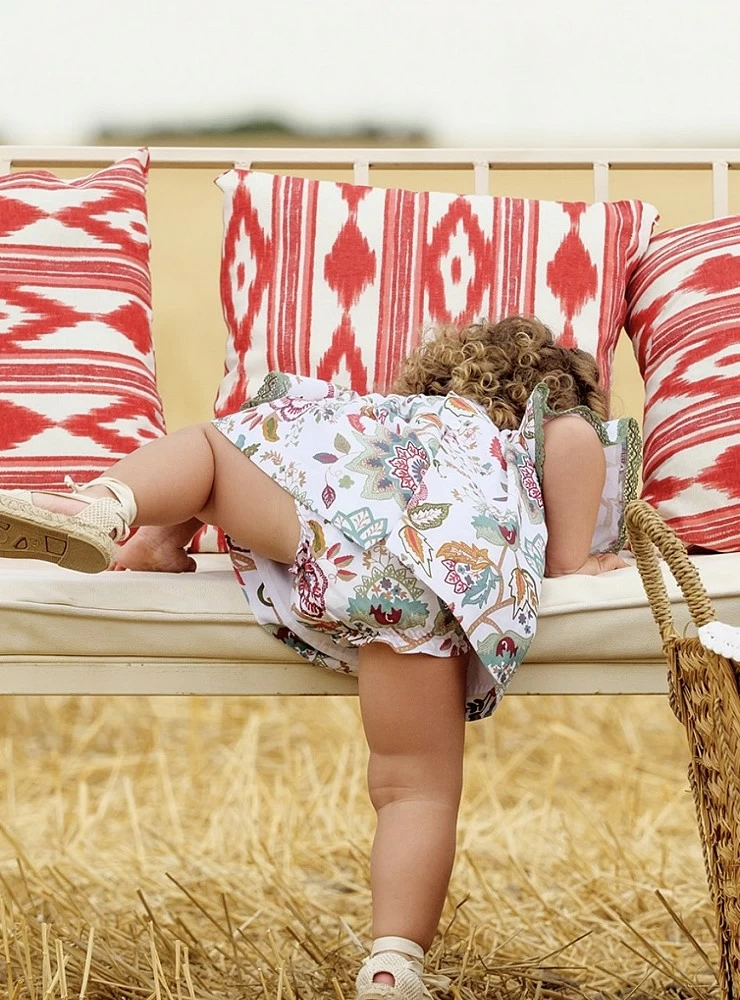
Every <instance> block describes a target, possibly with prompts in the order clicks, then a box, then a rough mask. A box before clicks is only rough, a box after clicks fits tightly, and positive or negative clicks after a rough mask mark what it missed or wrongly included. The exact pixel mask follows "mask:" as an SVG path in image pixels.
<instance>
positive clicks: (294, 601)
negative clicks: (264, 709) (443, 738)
mask: <svg viewBox="0 0 740 1000" xmlns="http://www.w3.org/2000/svg"><path fill="white" fill-rule="evenodd" d="M570 412H573V413H578V414H580V415H581V416H583V417H584V419H586V420H588V421H589V422H590V423H591V424H592V425H593V426H594V428H595V429H596V431H597V433H598V435H599V438H600V440H601V442H602V444H603V446H604V449H605V455H606V459H607V479H606V486H605V489H604V495H603V498H602V504H601V511H600V516H599V523H598V525H597V528H596V532H595V534H594V539H593V543H592V551H593V552H604V551H610V550H611V551H618V550H619V549H620V548H621V547H622V544H623V541H624V525H623V516H622V514H623V509H624V505H625V503H626V501H627V500H629V499H631V498H632V497H633V496H634V495H635V493H636V486H637V470H638V467H639V452H640V449H639V432H638V430H637V425H636V423H635V422H634V421H633V420H631V419H629V418H627V419H622V420H614V421H607V422H602V421H601V420H600V419H599V418H598V417H596V415H595V414H593V413H592V411H590V410H589V409H587V408H585V407H577V408H575V409H574V410H573V411H570ZM551 415H552V413H551V411H550V410H548V407H547V388H546V387H545V386H544V385H540V386H537V388H536V389H535V391H534V392H533V394H532V396H531V397H530V399H529V401H528V403H527V407H526V412H525V415H524V418H523V420H522V423H521V425H520V427H519V428H518V429H517V430H499V429H498V428H497V427H496V426H495V425H494V424H493V422H492V421H491V420H490V418H489V417H488V415H487V414H486V412H485V410H484V409H483V407H481V406H480V405H478V404H477V403H475V402H472V401H471V400H469V399H466V398H463V397H461V396H458V395H455V394H454V393H450V394H449V395H447V396H425V395H416V396H398V395H390V396H384V395H381V394H379V393H371V394H369V395H364V396H363V395H359V394H358V393H356V392H354V391H353V390H350V389H345V388H341V387H339V386H336V385H334V384H332V383H329V382H325V381H322V380H320V379H313V378H305V377H302V376H297V375H286V374H283V373H272V374H271V375H268V377H267V378H266V379H265V381H264V383H263V385H262V387H261V388H260V390H259V392H258V393H257V395H256V396H255V397H253V398H252V399H251V400H249V401H248V402H247V403H246V404H245V405H244V406H243V407H242V409H241V410H240V411H239V412H238V413H234V414H231V415H229V416H226V417H221V418H219V419H217V420H215V421H214V424H215V426H216V427H217V428H218V429H219V430H220V431H221V432H222V433H223V434H225V435H226V437H228V439H229V440H230V441H231V442H232V443H233V444H234V445H235V446H236V447H237V448H239V449H240V450H241V451H242V452H243V453H244V454H245V455H246V456H248V457H249V458H250V460H251V461H252V462H254V463H255V464H256V465H258V466H259V467H260V468H261V469H262V470H263V471H264V472H266V473H267V474H268V475H270V476H271V477H272V479H274V480H275V481H276V482H277V483H278V484H279V485H280V486H281V487H283V489H285V490H287V491H288V492H289V493H291V494H292V496H293V497H294V498H295V500H296V501H297V504H296V509H297V511H298V515H299V521H300V524H301V541H300V543H299V547H298V551H297V553H296V559H295V562H294V564H293V565H292V566H290V567H288V566H284V565H282V564H279V563H275V562H272V561H271V560H269V559H262V558H260V557H258V556H256V555H255V554H254V553H252V552H250V551H248V550H246V549H243V548H241V547H239V546H237V545H236V544H235V543H233V542H231V541H230V550H231V556H232V561H233V565H234V569H235V571H236V574H237V577H238V579H239V581H240V583H241V585H242V587H243V589H244V592H245V595H246V597H247V599H248V601H249V603H250V606H251V609H252V611H253V613H254V615H255V617H256V618H257V620H258V622H259V623H260V624H261V625H262V626H263V627H264V628H265V629H267V630H268V631H269V632H271V633H272V634H273V635H275V636H277V638H279V639H280V640H281V641H283V642H284V643H286V644H287V645H288V646H290V647H292V648H293V649H295V650H297V651H298V652H299V653H300V654H301V655H302V656H304V657H306V658H307V659H309V660H311V661H313V662H315V663H318V664H320V665H322V666H325V667H329V668H331V669H335V670H341V671H345V672H354V671H356V669H357V659H358V647H359V646H361V645H364V644H365V643H367V642H371V641H375V640H379V641H382V642H386V643H388V644H390V645H392V646H393V647H394V648H395V649H397V650H398V651H400V652H419V651H421V652H426V653H431V654H432V655H436V656H449V655H454V654H456V653H460V652H463V651H467V650H469V651H470V654H471V655H470V660H469V667H468V677H467V695H466V702H467V703H466V718H467V719H469V720H472V719H479V718H484V717H485V716H488V715H490V714H491V712H492V711H493V710H494V708H495V707H496V705H497V704H498V702H499V700H500V699H501V696H502V694H503V692H504V690H505V688H506V685H507V684H508V682H509V680H510V679H511V677H512V675H513V673H514V671H515V670H516V668H517V666H518V665H519V664H520V663H521V662H522V660H523V658H524V656H525V654H526V652H527V649H528V648H529V645H530V643H531V641H532V637H533V636H534V633H535V628H536V622H537V609H538V606H539V599H540V590H541V585H542V578H543V575H544V569H545V546H546V542H547V528H546V525H545V520H544V509H543V504H542V493H541V490H540V480H541V474H542V466H543V462H544V446H543V441H544V437H543V427H544V422H545V420H546V419H547V418H548V417H549V416H551ZM245 503H248V498H247V499H245Z"/></svg>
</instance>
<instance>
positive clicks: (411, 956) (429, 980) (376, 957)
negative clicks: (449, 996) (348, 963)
mask: <svg viewBox="0 0 740 1000" xmlns="http://www.w3.org/2000/svg"><path fill="white" fill-rule="evenodd" d="M379 972H387V973H389V974H390V975H391V976H393V979H394V980H395V982H394V983H393V985H392V986H391V985H390V983H374V982H373V976H376V975H377V974H378V973H379ZM355 986H356V989H357V1000H426V998H427V997H431V995H432V994H431V993H430V992H429V987H430V986H440V987H442V989H447V988H448V987H449V986H450V980H449V979H448V978H447V976H438V975H429V974H428V973H425V972H424V949H423V948H422V947H421V945H418V944H417V943H416V942H415V941H409V939H408V938H397V937H382V938H376V939H375V940H374V941H373V947H372V950H371V952H370V955H369V957H368V958H366V959H365V960H364V961H363V963H362V968H361V969H360V971H359V973H358V975H357V981H356V983H355Z"/></svg>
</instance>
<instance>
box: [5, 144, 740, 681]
mask: <svg viewBox="0 0 740 1000" xmlns="http://www.w3.org/2000/svg"><path fill="white" fill-rule="evenodd" d="M132 151H133V150H132V148H131V147H111V146H79V147H69V146H0V170H2V169H3V168H5V170H6V172H7V170H8V169H9V168H10V165H11V163H14V164H15V165H16V166H18V165H24V166H26V165H37V164H38V165H41V166H44V167H54V166H58V165H62V164H68V165H85V164H105V163H111V162H114V161H115V160H118V159H121V158H122V157H124V156H126V155H129V154H131V152H132ZM150 154H151V162H152V164H153V165H162V166H166V165H174V164H186V165H191V166H202V167H204V168H209V167H210V168H213V169H223V168H224V167H230V166H233V165H236V166H239V167H247V168H248V167H255V166H257V167H258V166H259V165H260V164H263V163H264V164H266V163H269V164H280V165H281V166H286V165H302V166H310V165H321V164H332V165H336V166H349V167H351V168H352V170H353V174H354V178H355V181H356V182H357V183H361V184H366V183H368V182H369V179H370V168H371V166H373V165H382V166H399V167H400V166H428V165H438V166H462V167H468V168H470V167H471V166H472V169H473V171H474V183H475V191H476V193H479V194H487V193H488V190H489V176H490V170H491V168H494V169H495V168H496V167H516V166H521V167H527V166H530V167H531V166H536V167H542V168H543V169H546V168H547V167H564V166H578V167H589V168H590V169H591V170H592V171H593V179H594V197H595V198H596V199H597V200H604V199H606V198H608V191H609V169H610V166H614V165H629V166H644V167H659V166H660V167H671V166H682V165H687V164H691V165H698V166H706V167H707V169H709V168H711V170H712V183H713V188H712V190H713V203H714V213H715V215H721V214H726V213H727V210H728V183H727V182H728V169H729V166H730V165H740V148H739V149H704V150H702V149H598V148H597V149H554V150H553V149H414V148H403V149H333V148H313V147H311V148H302V147H295V148H281V147H218V148H208V147H197V148H191V147H156V146H154V147H151V148H150ZM666 689H667V685H666V668H665V666H664V664H663V663H662V662H658V661H653V662H649V663H630V664H625V663H623V662H619V661H614V662H613V663H609V662H601V663H569V664H541V663H525V664H524V665H523V666H522V667H521V668H520V669H519V670H518V671H517V673H516V675H515V677H514V679H513V681H512V684H511V687H510V691H511V692H512V693H516V694H555V693H558V694H597V693H603V694H607V693H608V694H618V693H623V694H664V693H665V691H666ZM356 690H357V687H356V682H355V680H354V679H353V678H351V677H348V676H346V675H343V674H338V673H333V672H331V671H328V670H324V669H321V668H318V667H314V666H312V665H310V664H307V663H305V662H292V663H291V662H287V663H279V664H276V663H268V662H259V661H257V662H249V663H242V662H219V661H213V662H209V661H193V662H189V663H183V662H181V661H178V660H136V659H116V658H107V659H106V658H101V659H92V658H78V659H75V658H64V657H62V658H59V657H54V656H45V657H38V656H37V657H3V656H0V695H2V694H100V695H130V694H152V695H174V694H201V695H207V694H211V695H268V694H280V695H327V694H355V693H356Z"/></svg>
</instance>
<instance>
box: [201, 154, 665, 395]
mask: <svg viewBox="0 0 740 1000" xmlns="http://www.w3.org/2000/svg"><path fill="white" fill-rule="evenodd" d="M217 184H218V185H219V187H220V188H221V189H222V191H223V193H224V244H223V255H222V267H221V300H222V304H223V309H224V315H225V317H226V322H227V326H228V343H227V352H226V375H225V377H224V380H223V382H222V383H221V387H220V389H219V393H218V398H217V401H216V414H217V415H221V414H224V413H226V412H228V411H230V410H233V409H235V408H238V407H239V406H240V405H241V404H242V403H243V402H244V400H245V399H246V398H247V397H248V396H249V395H250V393H253V392H254V391H256V389H257V388H258V387H259V385H260V383H261V381H262V379H263V378H264V376H265V375H266V373H267V372H268V371H269V370H272V369H280V370H283V371H287V372H293V373H297V374H301V375H313V376H318V377H320V378H325V379H329V380H336V381H338V382H341V383H343V384H345V385H350V386H351V387H352V388H354V389H356V390H357V391H359V392H368V391H372V390H379V391H383V390H384V389H386V388H387V387H388V385H389V384H390V383H391V382H392V380H393V379H394V377H395V375H396V374H397V372H398V370H399V368H400V367H401V365H402V363H403V360H404V358H405V357H406V356H407V355H408V353H409V352H410V350H411V349H412V348H413V347H414V346H416V344H417V343H418V341H419V338H420V335H421V332H422V329H423V328H424V327H427V326H429V325H430V324H432V323H440V322H441V323H450V322H451V323H466V322H470V321H471V320H474V319H478V318H480V317H482V316H485V317H490V318H492V319H501V318H503V317H504V316H508V315H511V314H513V313H525V314H529V315H536V316H537V317H538V318H539V319H541V320H542V321H543V322H545V323H547V324H548V325H549V326H550V327H551V328H552V330H553V331H554V333H555V334H556V335H557V336H558V337H559V338H561V342H562V343H564V344H566V345H570V346H576V345H577V346H579V347H582V348H584V349H585V350H588V351H591V352H592V353H593V354H594V355H595V356H596V358H597V361H598V363H599V366H600V369H601V372H602V376H603V378H604V380H605V383H606V384H608V383H609V382H610V379H611V366H612V359H613V354H614V348H615V344H616V341H617V337H618V335H619V330H620V328H621V325H622V322H623V319H624V314H625V310H626V303H625V288H626V284H627V281H628V279H629V277H630V275H631V273H632V271H633V269H634V267H635V266H636V264H637V262H638V261H639V259H640V258H641V256H642V255H643V253H644V252H645V250H646V248H647V245H648V240H649V238H650V233H651V231H652V227H653V224H654V222H655V220H656V218H657V212H656V210H655V209H654V208H653V207H652V206H651V205H646V204H643V203H642V202H639V201H621V202H613V203H603V202H602V203H598V204H595V205H587V204H585V203H572V204H567V203H561V202H545V201H539V202H538V201H526V200H522V199H515V198H494V197H488V196H483V195H470V196H465V197H462V196H457V195H450V194H439V193H429V192H424V193H414V192H411V191H403V190H383V189H380V188H369V187H358V186H355V185H351V184H335V183H330V182H326V181H312V180H303V179H300V178H296V177H277V176H273V175H270V174H263V173H257V172H253V171H246V170H230V171H228V172H227V173H225V174H223V175H222V176H221V177H220V178H219V179H218V181H217Z"/></svg>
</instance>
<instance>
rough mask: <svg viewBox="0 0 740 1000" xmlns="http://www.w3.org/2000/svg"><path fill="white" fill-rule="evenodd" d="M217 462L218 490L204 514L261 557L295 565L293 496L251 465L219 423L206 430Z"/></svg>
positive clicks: (296, 524)
mask: <svg viewBox="0 0 740 1000" xmlns="http://www.w3.org/2000/svg"><path fill="white" fill-rule="evenodd" d="M206 435H207V437H208V439H209V443H210V445H211V451H212V452H213V461H214V473H213V488H212V490H211V495H210V497H209V500H208V503H207V504H206V506H205V507H204V508H203V510H202V511H200V513H199V514H198V519H199V520H200V521H203V522H204V523H205V524H215V525H218V527H219V528H222V529H223V530H224V531H225V532H226V534H227V535H229V536H230V537H231V538H233V539H234V541H235V542H237V544H238V545H240V546H243V547H244V548H247V549H250V550H251V551H252V552H253V553H254V554H255V555H257V556H261V557H262V558H264V559H272V560H274V561H275V562H278V563H284V564H286V565H290V564H291V563H292V562H293V560H294V559H295V554H296V549H297V548H298V542H299V539H300V525H299V521H298V516H297V514H296V503H295V500H294V499H293V497H292V496H291V495H290V493H288V492H287V490H284V489H283V488H282V486H279V485H278V484H277V483H276V482H275V481H274V480H273V479H271V478H270V476H268V475H267V473H266V472H263V471H262V469H260V468H259V467H258V466H257V465H255V464H254V462H252V461H250V459H249V458H248V457H247V455H245V454H244V452H242V451H241V450H240V449H239V448H237V447H236V445H234V444H232V442H231V441H230V440H229V438H228V437H226V436H225V435H224V434H223V433H222V432H221V431H220V430H218V428H217V427H216V426H215V425H214V424H207V425H206Z"/></svg>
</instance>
